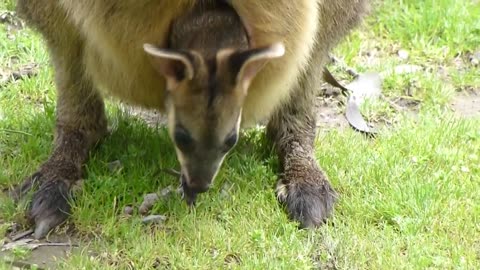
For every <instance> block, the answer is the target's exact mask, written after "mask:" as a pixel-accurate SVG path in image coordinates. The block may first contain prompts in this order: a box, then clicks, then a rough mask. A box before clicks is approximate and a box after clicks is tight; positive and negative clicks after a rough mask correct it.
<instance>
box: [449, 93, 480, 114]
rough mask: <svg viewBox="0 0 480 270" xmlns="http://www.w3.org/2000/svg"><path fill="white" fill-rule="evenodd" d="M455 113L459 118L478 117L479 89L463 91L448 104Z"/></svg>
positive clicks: (479, 107) (479, 104)
mask: <svg viewBox="0 0 480 270" xmlns="http://www.w3.org/2000/svg"><path fill="white" fill-rule="evenodd" d="M450 105H451V106H452V109H453V110H454V111H455V113H456V114H457V115H459V116H461V117H466V118H471V117H480V89H477V90H469V91H464V92H462V93H460V94H459V95H457V96H456V97H455V98H454V99H453V100H452V102H451V103H450Z"/></svg>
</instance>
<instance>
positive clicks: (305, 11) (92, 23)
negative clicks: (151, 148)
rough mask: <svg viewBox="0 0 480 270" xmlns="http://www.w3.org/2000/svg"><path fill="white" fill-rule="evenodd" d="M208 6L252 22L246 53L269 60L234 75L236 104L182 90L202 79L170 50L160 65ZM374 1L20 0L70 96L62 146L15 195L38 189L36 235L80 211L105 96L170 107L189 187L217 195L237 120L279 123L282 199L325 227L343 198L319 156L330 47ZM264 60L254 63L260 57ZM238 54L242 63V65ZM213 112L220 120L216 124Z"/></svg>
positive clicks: (304, 220) (103, 130)
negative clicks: (178, 30)
mask: <svg viewBox="0 0 480 270" xmlns="http://www.w3.org/2000/svg"><path fill="white" fill-rule="evenodd" d="M201 2H204V3H210V4H215V3H216V2H218V3H220V2H223V3H227V4H228V5H229V6H231V7H232V8H233V10H235V12H236V14H238V17H239V18H240V20H241V22H242V24H243V27H244V29H245V33H246V36H247V39H248V45H247V46H248V48H246V49H245V50H250V51H253V52H260V56H259V57H260V58H261V57H264V58H268V61H265V63H262V66H261V69H260V68H256V69H255V68H254V72H250V73H252V74H250V73H249V72H248V69H246V71H245V72H244V73H242V74H244V75H242V76H243V77H242V76H237V77H235V78H233V79H232V80H231V81H228V80H227V79H225V80H224V83H226V84H228V83H232V84H235V83H240V84H241V85H242V87H243V88H245V89H246V88H248V91H243V92H242V91H239V93H242V94H241V95H243V96H242V98H240V99H238V98H237V99H235V102H234V101H231V100H229V99H228V98H225V97H223V96H222V94H218V95H217V94H212V92H215V91H212V90H211V89H206V90H205V91H207V92H208V91H210V92H209V94H208V98H206V94H205V93H203V92H202V91H200V90H199V91H196V92H195V91H191V92H189V90H188V87H182V85H184V86H187V85H188V81H189V80H191V79H192V78H193V77H194V76H196V74H194V73H193V72H191V71H192V69H188V68H187V69H185V66H187V67H189V64H188V63H189V60H188V59H189V58H188V56H187V57H180V56H178V55H172V54H170V55H169V56H168V57H167V58H169V59H170V60H171V61H170V62H169V63H170V64H169V65H168V68H167V69H165V65H164V64H161V65H160V68H159V66H158V65H155V63H153V64H152V55H154V56H155V55H156V56H159V55H160V56H161V57H164V56H165V54H162V51H161V50H160V51H159V50H158V48H167V47H168V46H169V45H170V44H169V31H170V28H171V24H172V22H173V21H175V19H176V18H178V17H181V16H182V15H184V14H186V13H188V12H190V11H191V10H192V9H194V8H195V6H196V5H197V4H199V3H201ZM367 2H368V0H295V1H292V0H261V1H259V0H229V1H225V0H224V1H220V0H175V1H173V0H83V1H77V0H18V1H17V12H18V14H19V15H20V16H21V17H22V18H23V19H25V21H26V22H27V24H28V25H30V26H31V27H34V28H35V29H36V30H38V31H39V32H40V33H41V34H42V35H43V38H44V39H45V41H46V44H47V46H48V49H49V52H50V57H51V62H52V64H53V66H54V70H55V82H56V89H57V96H58V98H57V111H56V115H57V116H56V133H55V139H54V148H53V152H52V154H51V155H50V157H49V158H48V160H46V161H45V162H44V163H43V164H42V165H41V166H40V168H39V169H38V170H37V171H36V172H35V173H33V174H32V175H31V176H29V177H27V179H26V180H25V181H24V183H23V184H22V185H20V186H19V187H17V189H16V192H14V193H15V195H16V196H17V198H19V197H21V196H22V195H24V194H25V193H26V192H28V191H29V190H31V189H35V192H34V195H33V198H32V202H31V204H30V208H29V210H28V217H29V218H30V220H31V221H32V222H33V223H34V224H35V237H36V238H42V237H44V236H45V235H46V234H47V233H48V232H49V231H50V230H51V229H52V228H54V227H55V226H57V225H59V224H60V223H62V222H63V221H64V220H65V219H66V218H67V216H68V213H69V212H70V205H69V197H70V191H71V189H72V188H73V187H74V186H75V184H76V183H77V182H78V181H79V180H80V179H81V176H82V165H83V164H84V163H85V162H86V160H87V158H88V156H89V151H90V150H91V148H92V147H93V145H94V144H95V143H96V142H98V141H99V140H100V139H101V138H102V137H104V136H105V135H106V134H107V121H106V116H105V109H104V102H103V96H105V95H111V96H114V97H117V98H118V99H120V100H124V101H127V102H129V103H133V104H137V105H140V106H143V107H145V108H154V109H158V110H160V111H164V112H165V113H166V115H167V116H168V119H169V121H168V122H169V124H168V127H169V134H170V136H171V138H172V141H173V143H174V145H175V148H176V151H177V157H178V159H179V162H180V165H181V167H182V181H183V182H184V189H186V190H189V191H192V190H193V191H195V192H203V191H206V190H207V189H208V186H209V185H210V184H211V182H212V181H213V178H214V177H215V175H216V173H217V171H218V169H219V168H220V165H221V163H222V160H223V157H224V156H225V155H226V154H227V153H228V151H229V150H230V149H231V148H232V147H231V146H232V145H234V144H235V142H236V138H237V136H238V129H239V128H235V127H237V126H238V127H241V128H246V127H249V126H251V125H253V124H255V123H257V122H258V121H262V120H267V119H268V121H269V122H268V125H267V134H268V137H269V138H270V140H271V142H272V143H273V144H274V146H275V149H276V151H277V154H278V158H279V160H280V164H281V169H282V174H281V177H280V179H279V181H278V184H277V188H276V193H277V197H278V199H279V201H280V202H282V203H283V204H284V205H285V206H286V210H287V212H288V214H289V216H290V217H291V218H292V219H295V220H297V221H299V223H300V224H301V226H302V227H314V226H318V225H320V224H322V223H323V222H324V221H325V219H326V218H327V217H328V216H329V214H330V213H331V211H332V208H333V204H334V201H335V197H336V194H335V191H334V190H333V188H332V187H331V186H330V183H329V182H328V179H327V177H326V176H325V174H324V172H323V171H322V169H321V168H320V166H319V165H318V163H317V161H316V160H315V157H314V145H313V144H314V138H315V132H316V119H315V118H316V116H315V112H314V104H313V102H314V100H315V98H314V97H315V92H316V90H317V89H318V88H319V86H320V84H321V79H320V78H321V73H322V68H323V65H324V64H325V62H326V60H327V54H328V51H329V50H330V49H332V47H333V46H335V45H336V44H337V43H338V42H339V40H340V39H341V38H343V37H345V36H346V35H347V34H348V32H349V31H350V30H351V29H353V28H354V27H355V26H356V25H357V24H358V23H359V22H360V20H361V18H362V17H363V15H364V14H365V13H366V12H367V8H368V7H367V6H368V3H367ZM145 44H153V45H154V46H152V45H149V46H147V47H144V45H145ZM272 44H273V45H272ZM278 44H281V45H282V46H281V47H279V46H278ZM256 48H270V50H271V52H272V50H273V55H274V57H269V55H272V54H269V52H268V50H267V51H265V50H263V51H262V50H261V49H259V50H257V51H255V49H256ZM261 52H263V54H262V53H261ZM240 53H241V52H240ZM226 54H228V55H230V54H229V53H228V51H227V52H222V53H220V52H219V53H218V55H217V56H215V57H216V58H214V60H215V59H216V60H215V61H217V65H219V63H220V62H222V60H221V59H224V58H225V55H226ZM249 55H250V56H252V54H249ZM255 55H256V54H253V58H252V59H254V60H255V59H258V57H257V58H256V56H255ZM280 55H283V56H282V57H277V56H280ZM230 58H231V57H230ZM190 60H192V59H190ZM192 61H193V60H192ZM229 61H230V62H231V63H234V64H232V65H235V61H234V60H229ZM230 62H229V63H230ZM186 63H187V64H186ZM222 63H223V62H222ZM231 63H230V64H231ZM230 64H228V65H227V64H226V66H228V67H230V66H231V65H230ZM179 66H180V67H182V66H183V67H184V68H183V69H182V68H180V69H179ZM210 66H212V65H210ZM213 66H215V64H213ZM254 66H255V65H254ZM224 67H225V66H224ZM159 69H160V70H161V71H162V72H161V73H159V72H158V70H159ZM214 74H216V73H215V72H214ZM245 74H246V75H245ZM199 76H200V75H199ZM240 77H241V78H240ZM242 78H243V79H242ZM217 80H218V78H217ZM222 80H223V79H222ZM245 82H247V83H245ZM247 84H248V85H247ZM174 88H175V89H174ZM207 88H208V87H207ZM172 89H173V90H172ZM177 89H178V90H177ZM182 89H183V90H182ZM185 89H187V90H185ZM182 91H183V92H182ZM178 93H181V94H178ZM202 93H203V94H202ZM178 95H180V96H178ZM239 95H240V94H239ZM172 100H173V101H172ZM203 100H205V102H203ZM207 101H208V102H207ZM232 102H234V104H232ZM207 103H208V105H207ZM172 104H173V105H172ZM211 104H214V105H211ZM209 106H213V107H211V108H210V107H209ZM230 107H234V108H237V111H238V112H239V115H230V116H229V115H228V114H226V113H225V110H227V108H230ZM202 108H203V109H202ZM199 112H200V113H199ZM207 112H209V113H207ZM212 114H213V118H215V119H217V120H218V119H220V120H218V121H214V122H215V124H214V125H213V124H212V126H210V124H209V123H213V122H211V121H212V120H211V119H212ZM222 119H223V120H222ZM209 121H210V122H209ZM212 134H213V135H214V136H213V135H212ZM207 137H208V138H209V139H208V140H207V139H205V138H207ZM186 145H187V146H188V147H187V146H186ZM198 149H202V151H201V152H202V153H208V154H204V155H198V153H197V158H188V156H189V154H188V153H193V152H198V151H197V150H198ZM189 151H191V152H189ZM210 153H212V154H211V155H210ZM186 156H187V157H186ZM199 157H208V158H205V159H202V158H199Z"/></svg>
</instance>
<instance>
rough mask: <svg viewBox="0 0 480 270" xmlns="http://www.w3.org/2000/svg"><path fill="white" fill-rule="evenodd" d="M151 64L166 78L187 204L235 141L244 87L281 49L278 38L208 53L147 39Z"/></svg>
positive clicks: (202, 188) (202, 189) (170, 120)
mask: <svg viewBox="0 0 480 270" xmlns="http://www.w3.org/2000/svg"><path fill="white" fill-rule="evenodd" d="M144 49H145V51H146V52H147V53H148V54H149V55H150V57H151V60H152V64H153V66H154V67H155V69H156V70H157V71H158V72H159V73H160V75H162V76H164V77H165V79H166V84H167V85H166V89H167V92H168V94H167V98H166V110H167V111H166V113H167V115H168V128H169V134H170V137H171V139H172V141H173V143H174V145H175V149H176V153H177V158H178V160H179V162H180V165H181V172H182V176H181V178H182V179H181V181H182V185H183V189H184V195H185V197H186V198H187V202H188V203H189V204H192V203H194V201H195V197H196V195H197V194H198V193H201V192H205V191H207V190H208V188H209V187H210V185H211V183H212V182H213V179H214V178H215V176H216V174H217V172H218V170H219V168H220V166H221V164H222V162H223V159H224V158H225V156H226V154H227V153H228V152H229V151H230V150H231V149H232V148H233V147H234V146H235V144H236V143H237V141H238V136H239V130H240V122H241V119H242V107H243V103H244V100H245V97H246V95H247V94H248V87H249V85H250V83H251V81H252V80H253V78H254V77H255V75H256V74H257V73H258V72H259V71H260V70H261V69H262V67H263V66H264V65H265V64H266V63H267V62H268V60H270V59H273V58H277V57H280V56H282V55H283V54H284V51H285V49H284V47H283V45H282V44H273V45H272V46H269V47H264V48H257V49H248V50H241V51H239V50H233V49H223V50H220V51H218V52H217V53H216V54H215V55H214V56H213V57H210V58H207V57H205V56H204V55H202V54H201V53H199V52H196V51H192V50H174V49H160V48H157V47H155V46H153V45H149V44H145V45H144Z"/></svg>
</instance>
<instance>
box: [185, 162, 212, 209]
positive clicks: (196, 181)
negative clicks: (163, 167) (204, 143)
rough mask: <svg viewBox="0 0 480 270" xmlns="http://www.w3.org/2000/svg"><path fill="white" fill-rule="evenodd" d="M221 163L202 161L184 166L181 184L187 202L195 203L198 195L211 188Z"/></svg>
mask: <svg viewBox="0 0 480 270" xmlns="http://www.w3.org/2000/svg"><path fill="white" fill-rule="evenodd" d="M221 163H222V162H221V161H220V162H206V161H202V162H198V163H194V164H192V165H189V166H185V168H182V175H181V184H182V188H183V193H184V197H185V199H186V201H187V204H189V205H192V204H195V200H196V197H197V195H198V194H199V193H203V192H206V191H208V190H209V188H210V186H211V185H212V183H213V180H214V179H215V176H216V175H217V172H218V169H219V167H220V165H221Z"/></svg>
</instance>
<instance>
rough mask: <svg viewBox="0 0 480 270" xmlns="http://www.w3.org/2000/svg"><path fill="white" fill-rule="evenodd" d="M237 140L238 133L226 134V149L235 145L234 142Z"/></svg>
mask: <svg viewBox="0 0 480 270" xmlns="http://www.w3.org/2000/svg"><path fill="white" fill-rule="evenodd" d="M237 140H238V135H237V133H236V132H234V133H233V134H231V135H230V136H228V137H227V139H226V140H225V148H226V151H228V150H230V149H231V148H232V147H233V146H235V144H236V143H237Z"/></svg>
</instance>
